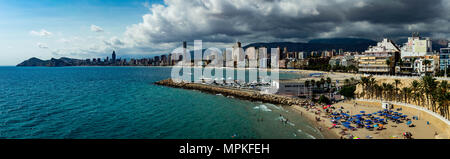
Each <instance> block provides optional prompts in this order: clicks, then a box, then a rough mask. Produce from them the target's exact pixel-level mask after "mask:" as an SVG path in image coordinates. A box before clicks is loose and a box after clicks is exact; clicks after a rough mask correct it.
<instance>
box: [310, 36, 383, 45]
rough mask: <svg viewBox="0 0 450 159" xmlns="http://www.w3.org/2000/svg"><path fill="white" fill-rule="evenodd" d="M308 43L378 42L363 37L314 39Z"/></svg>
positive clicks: (358, 43)
mask: <svg viewBox="0 0 450 159" xmlns="http://www.w3.org/2000/svg"><path fill="white" fill-rule="evenodd" d="M308 43H310V44H334V45H352V44H357V45H362V44H366V45H367V44H368V45H376V44H377V42H376V41H373V40H370V39H362V38H327V39H313V40H310V41H309V42H308Z"/></svg>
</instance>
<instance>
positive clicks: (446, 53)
mask: <svg viewBox="0 0 450 159" xmlns="http://www.w3.org/2000/svg"><path fill="white" fill-rule="evenodd" d="M449 66H450V43H448V47H447V48H441V51H440V52H439V69H440V70H445V69H447V68H450V67H449Z"/></svg>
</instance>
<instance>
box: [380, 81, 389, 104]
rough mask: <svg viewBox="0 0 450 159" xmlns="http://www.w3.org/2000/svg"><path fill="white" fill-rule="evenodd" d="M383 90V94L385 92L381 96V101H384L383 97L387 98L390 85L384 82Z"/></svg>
mask: <svg viewBox="0 0 450 159" xmlns="http://www.w3.org/2000/svg"><path fill="white" fill-rule="evenodd" d="M381 88H382V92H383V94H382V95H381V100H383V95H384V97H386V96H387V90H388V84H387V83H384V82H383V83H382V84H381Z"/></svg>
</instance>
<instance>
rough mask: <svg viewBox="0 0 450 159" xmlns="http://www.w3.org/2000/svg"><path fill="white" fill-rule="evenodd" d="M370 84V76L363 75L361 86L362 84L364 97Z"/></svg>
mask: <svg viewBox="0 0 450 159" xmlns="http://www.w3.org/2000/svg"><path fill="white" fill-rule="evenodd" d="M368 84H369V78H367V77H363V76H361V86H362V94H363V98H364V96H366V89H367V86H368Z"/></svg>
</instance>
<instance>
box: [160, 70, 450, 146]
mask: <svg viewBox="0 0 450 159" xmlns="http://www.w3.org/2000/svg"><path fill="white" fill-rule="evenodd" d="M155 84H156V85H161V86H168V87H172V88H181V89H188V90H198V91H201V92H205V93H210V94H218V93H220V94H222V95H224V96H233V97H236V98H238V99H242V100H250V101H261V102H265V103H271V104H278V105H282V106H285V107H287V109H289V110H292V111H293V112H295V113H296V114H297V115H298V116H299V117H301V118H304V119H306V121H307V122H308V123H309V124H311V125H312V126H314V127H315V128H317V129H318V130H319V131H320V133H321V134H322V135H323V136H324V138H325V139H340V138H349V137H350V138H351V136H356V137H358V136H359V137H362V138H368V139H372V138H373V139H401V138H402V133H404V132H412V134H413V138H419V139H445V138H447V139H448V138H450V135H449V132H448V131H447V130H445V129H444V130H443V129H442V128H441V127H442V124H441V122H439V121H437V120H435V119H434V118H432V117H430V116H424V115H421V116H420V119H415V120H411V121H412V122H413V123H414V125H417V126H416V127H408V126H407V124H406V121H405V123H403V124H402V123H395V122H393V121H390V122H389V124H386V127H385V128H384V129H383V130H381V131H379V130H375V131H374V130H366V129H364V128H359V129H357V130H355V131H352V130H347V131H346V134H342V130H343V129H342V128H343V127H342V125H340V124H338V126H341V127H342V128H332V126H333V123H332V122H331V118H330V116H329V114H328V115H327V114H326V113H325V112H324V109H322V107H321V105H319V104H315V105H313V106H311V101H309V100H306V99H300V98H292V97H287V96H282V95H275V94H262V93H260V92H258V91H256V90H247V89H237V88H231V87H221V86H214V85H205V84H200V83H176V82H174V81H172V80H171V79H166V80H161V81H157V82H155ZM332 106H333V107H337V108H343V110H345V111H347V112H349V114H353V115H355V114H358V113H359V112H360V111H367V112H368V113H372V112H376V111H380V110H382V108H381V103H377V102H374V103H367V102H362V101H358V100H351V101H344V102H339V103H335V104H333V105H332ZM394 106H395V108H396V109H397V108H402V110H400V111H399V112H401V113H404V114H405V115H408V117H409V118H412V117H413V116H416V115H417V114H418V113H424V112H422V111H411V110H409V109H406V108H404V107H400V106H396V105H395V104H394ZM397 111H398V110H397ZM316 117H319V118H320V121H317V120H316ZM366 118H367V117H366ZM430 123H431V124H430ZM359 137H358V138H359Z"/></svg>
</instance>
